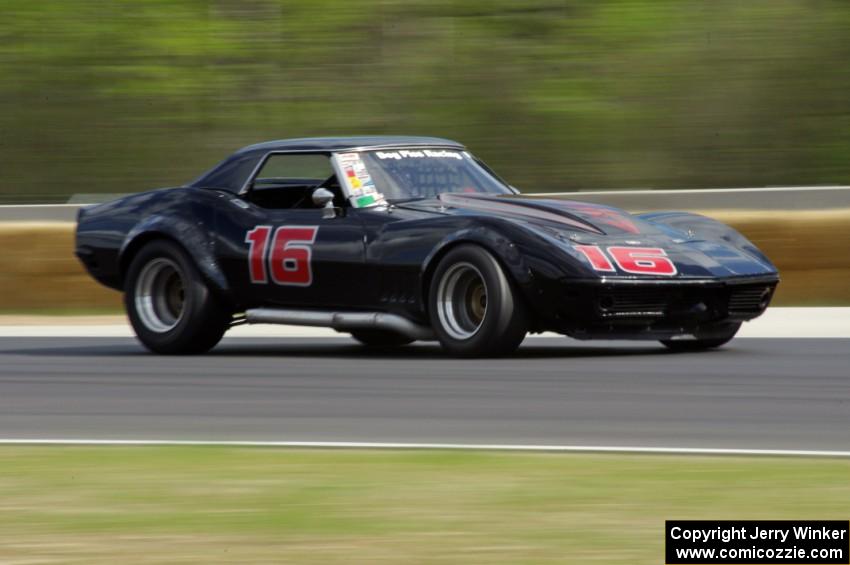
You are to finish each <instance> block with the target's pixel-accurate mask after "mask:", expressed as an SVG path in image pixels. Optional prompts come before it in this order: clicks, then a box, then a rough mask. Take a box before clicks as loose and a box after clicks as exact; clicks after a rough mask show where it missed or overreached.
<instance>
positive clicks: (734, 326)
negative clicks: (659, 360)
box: [661, 322, 741, 351]
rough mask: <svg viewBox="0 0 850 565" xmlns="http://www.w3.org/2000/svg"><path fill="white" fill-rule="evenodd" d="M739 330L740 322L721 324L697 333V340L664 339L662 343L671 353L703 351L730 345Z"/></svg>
mask: <svg viewBox="0 0 850 565" xmlns="http://www.w3.org/2000/svg"><path fill="white" fill-rule="evenodd" d="M739 329H741V323H740V322H733V323H727V324H719V325H717V326H714V327H711V328H707V329H704V330H701V331H699V332H697V333H696V339H662V340H661V343H663V344H664V345H665V346H666V347H667V348H668V349H670V350H671V351H703V350H705V349H714V348H716V347H720V346H721V345H725V344H727V343H729V342H730V341H731V340H732V338H733V337H735V334H737V333H738V330H739Z"/></svg>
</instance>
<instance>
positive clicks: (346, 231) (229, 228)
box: [216, 153, 368, 309]
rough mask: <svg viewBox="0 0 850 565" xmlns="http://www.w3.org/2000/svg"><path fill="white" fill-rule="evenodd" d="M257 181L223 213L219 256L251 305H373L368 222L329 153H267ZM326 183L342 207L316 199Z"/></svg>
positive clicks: (241, 296) (239, 294) (219, 225)
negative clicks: (347, 194)
mask: <svg viewBox="0 0 850 565" xmlns="http://www.w3.org/2000/svg"><path fill="white" fill-rule="evenodd" d="M253 177H254V178H253V179H250V180H249V183H251V184H250V186H248V187H246V191H245V193H244V194H243V195H241V196H236V195H233V196H229V197H227V198H229V200H230V205H229V206H226V207H225V208H224V210H226V211H224V212H221V213H220V214H219V216H218V218H217V222H216V223H217V232H218V233H219V240H218V243H217V245H218V249H217V255H218V257H219V260H220V261H221V263H222V266H223V268H224V271H225V275H226V277H227V279H228V282H229V284H230V285H231V288H232V289H233V290H234V294H235V295H236V296H237V297H239V300H240V302H242V304H243V305H244V306H245V307H252V306H258V305H278V306H285V307H305V308H334V309H337V308H340V309H345V308H358V307H363V306H365V305H366V304H367V302H368V301H367V299H366V293H365V290H366V289H367V288H368V283H367V281H366V267H365V252H364V229H363V223H362V221H361V219H360V217H359V216H358V214H356V210H353V209H351V208H348V207H346V203H345V202H344V199H343V198H342V196H341V192H339V187H338V184H335V182H334V178H335V177H334V171H333V168H332V165H331V163H330V161H329V157H328V155H326V154H318V153H273V154H270V155H267V156H266V158H265V159H264V160H263V161H262V162H261V164H260V166H259V167H258V171H257V172H256V173H255V175H253ZM319 184H324V185H325V186H327V187H328V188H330V189H331V190H332V191H333V192H337V193H338V195H339V198H335V204H338V205H340V208H339V210H338V213H336V214H326V213H325V212H324V211H323V210H322V209H321V208H319V207H316V206H315V205H314V204H313V203H312V193H313V192H314V191H315V189H316V186H317V185H319Z"/></svg>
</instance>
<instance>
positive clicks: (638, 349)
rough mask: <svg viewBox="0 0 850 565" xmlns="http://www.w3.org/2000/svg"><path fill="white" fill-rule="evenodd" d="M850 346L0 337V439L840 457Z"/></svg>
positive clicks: (849, 393)
mask: <svg viewBox="0 0 850 565" xmlns="http://www.w3.org/2000/svg"><path fill="white" fill-rule="evenodd" d="M848 432H850V339H839V338H833V339H758V338H751V339H738V340H735V341H733V342H732V344H731V345H730V346H728V347H726V348H725V349H722V350H718V351H710V352H705V353H697V354H692V353H688V354H675V353H668V352H667V351H666V350H665V349H664V348H662V347H661V346H660V345H656V344H654V343H628V342H604V343H602V342H600V343H581V342H575V341H570V340H566V339H556V338H533V339H529V340H526V342H525V344H524V345H523V347H522V348H521V349H520V351H519V352H518V354H517V355H516V356H515V357H512V358H509V359H496V360H456V359H450V358H447V357H444V356H443V354H442V353H441V352H440V350H439V348H438V347H437V346H436V345H429V344H425V345H416V346H411V347H407V348H403V349H400V350H396V351H392V352H368V351H366V350H364V349H362V348H361V347H359V346H358V345H356V344H355V343H354V342H353V341H351V340H349V339H347V338H342V337H341V338H334V339H309V338H303V339H293V338H290V339H283V340H281V339H278V340H270V339H248V338H231V339H229V340H228V339H226V340H225V341H224V342H222V344H221V345H219V347H218V348H216V349H215V350H214V351H213V352H212V353H210V354H207V355H205V356H197V357H159V356H155V355H151V354H148V353H146V352H144V351H143V350H142V348H141V347H140V346H139V345H138V344H137V343H136V342H135V341H134V340H132V339H128V338H46V337H44V338H11V337H10V338H0V437H3V438H92V439H98V438H101V439H105V438H109V439H215V440H258V441H259V440H275V441H402V442H476V443H516V444H572V445H616V446H650V447H652V446H658V447H668V446H673V447H697V448H699V447H705V448H743V449H807V450H808V449H811V450H850V433H848Z"/></svg>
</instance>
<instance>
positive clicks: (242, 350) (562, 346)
mask: <svg viewBox="0 0 850 565" xmlns="http://www.w3.org/2000/svg"><path fill="white" fill-rule="evenodd" d="M71 339H72V340H73V339H77V338H71ZM38 341H39V340H38V339H33V340H31V341H30V342H29V343H27V346H26V347H23V348H21V347H13V348H8V349H7V348H0V356H3V355H22V356H32V357H73V358H79V357H125V358H129V357H139V358H150V359H175V360H176V359H191V358H205V357H218V358H227V357H258V358H259V357H298V358H317V359H410V360H426V359H427V360H449V361H456V362H457V361H464V360H462V359H458V358H455V357H452V356H451V355H449V354H447V353H446V352H445V351H443V350H442V349H441V348H440V346H439V345H437V344H435V343H417V344H413V345H408V346H404V347H396V348H383V349H382V348H371V347H364V346H362V345H360V344H357V343H355V342H352V341H349V340H348V339H345V338H331V339H285V340H282V339H272V338H263V339H252V340H247V339H230V340H227V339H226V340H224V341H223V342H222V343H221V344H219V345H218V346H217V347H216V348H215V349H213V350H212V351H209V352H208V353H205V354H202V355H195V356H158V355H155V354H152V353H149V352H147V351H146V350H145V349H144V348H143V347H142V346H141V345H140V344H138V343H137V342H135V341H132V342H131V341H127V340H110V343H106V344H100V343H97V342H96V341H97V340H92V339H80V343H79V344H78V345H66V344H65V343H63V344H62V345H56V341H55V340H51V341H52V343H50V344H49V345H48V344H45V345H44V346H39V345H38ZM65 341H66V342H67V341H68V340H65ZM93 342H94V343H93ZM730 349H733V348H731V347H730V348H728V349H726V352H727V354H728V353H732V351H730ZM717 352H719V351H706V352H703V353H697V354H695V353H689V354H688V355H705V354H713V353H717ZM652 355H655V356H664V357H670V356H678V355H679V354H677V353H673V352H670V351H668V350H667V349H665V348H664V347H663V346H662V345H660V344H657V343H654V342H635V343H628V342H608V343H606V342H597V343H595V344H593V345H588V344H585V343H583V342H569V341H568V342H566V343H565V342H564V341H562V340H559V339H546V338H542V339H533V340H529V341H526V342H525V343H524V344H523V345H522V346H521V347H520V348H519V349H518V350H517V351H516V352H514V353H513V354H512V355H509V356H507V357H504V358H503V359H506V360H515V359H552V358H564V359H568V358H574V359H575V358H593V357H599V358H612V357H634V356H652Z"/></svg>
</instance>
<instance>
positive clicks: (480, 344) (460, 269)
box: [428, 244, 528, 357]
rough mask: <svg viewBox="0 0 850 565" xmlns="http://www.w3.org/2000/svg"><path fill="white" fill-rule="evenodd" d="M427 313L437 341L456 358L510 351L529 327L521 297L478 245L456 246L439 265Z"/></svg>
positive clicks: (430, 293)
mask: <svg viewBox="0 0 850 565" xmlns="http://www.w3.org/2000/svg"><path fill="white" fill-rule="evenodd" d="M482 286H483V290H482V289H481V287H482ZM482 292H483V299H482ZM428 313H429V315H430V318H431V326H432V327H433V328H434V333H435V334H436V336H437V339H438V340H439V341H440V344H442V346H443V347H444V348H445V349H446V350H447V351H448V352H450V353H452V354H453V355H457V356H459V357H495V356H501V355H510V354H511V353H513V352H514V351H515V350H516V348H517V347H519V344H520V343H522V340H523V339H524V338H525V334H526V332H527V331H528V321H527V313H526V307H525V304H524V303H523V302H522V299H521V297H520V296H519V294H518V293H517V292H516V291H515V289H514V286H513V284H512V283H511V281H510V279H508V277H507V275H506V274H505V272H504V270H503V269H502V267H501V265H499V262H498V261H496V259H495V258H494V257H493V256H492V255H491V254H490V253H489V252H487V251H486V250H485V249H483V248H481V247H479V246H477V245H470V244H464V245H460V246H458V247H456V248H454V249H452V250H451V251H449V252H448V253H447V254H446V256H445V257H443V259H442V260H441V261H440V263H439V264H438V265H437V268H436V270H435V271H434V276H433V277H432V278H431V284H430V288H429V292H428Z"/></svg>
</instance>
